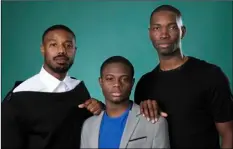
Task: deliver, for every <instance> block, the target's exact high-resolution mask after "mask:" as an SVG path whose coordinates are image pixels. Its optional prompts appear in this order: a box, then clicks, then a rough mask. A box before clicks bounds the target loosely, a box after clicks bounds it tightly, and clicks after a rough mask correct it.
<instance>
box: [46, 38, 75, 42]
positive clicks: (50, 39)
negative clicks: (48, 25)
mask: <svg viewBox="0 0 233 149" xmlns="http://www.w3.org/2000/svg"><path fill="white" fill-rule="evenodd" d="M47 40H48V42H51V41H56V39H53V38H47ZM65 42H69V43H72V40H69V39H68V40H65Z"/></svg>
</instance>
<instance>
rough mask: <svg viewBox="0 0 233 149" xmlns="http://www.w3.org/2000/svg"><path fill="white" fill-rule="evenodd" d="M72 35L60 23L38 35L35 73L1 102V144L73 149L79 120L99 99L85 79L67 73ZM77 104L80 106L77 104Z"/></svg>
mask: <svg viewBox="0 0 233 149" xmlns="http://www.w3.org/2000/svg"><path fill="white" fill-rule="evenodd" d="M75 40H76V39H75V34H74V33H73V31H72V30H70V29H69V28H68V27H66V26H64V25H54V26H51V27H50V28H48V29H47V30H46V31H45V32H44V34H43V37H42V45H41V53H42V55H43V56H44V64H43V66H42V68H41V71H40V72H39V74H36V75H34V76H32V77H31V78H29V79H27V80H26V81H23V82H21V83H20V84H19V85H18V86H15V87H14V88H13V89H12V91H10V92H9V93H8V95H7V96H6V98H5V99H4V101H3V102H2V148H3V149H11V148H12V149H13V148H14V149H21V148H22V149H26V148H33V149H34V148H50V149H51V148H77V147H79V146H80V145H79V143H80V142H79V141H80V131H81V126H82V124H83V122H84V120H85V119H86V118H88V117H90V116H91V115H92V114H97V115H98V114H99V113H100V112H101V111H102V107H103V104H102V103H101V102H99V101H97V100H96V99H93V98H91V97H90V95H89V92H88V90H87V89H86V87H85V84H84V82H83V81H81V80H77V79H75V78H72V77H70V76H68V75H67V72H68V70H69V68H70V67H71V66H72V64H73V61H74V58H75V54H76V46H75V42H76V41H75ZM78 106H79V107H78Z"/></svg>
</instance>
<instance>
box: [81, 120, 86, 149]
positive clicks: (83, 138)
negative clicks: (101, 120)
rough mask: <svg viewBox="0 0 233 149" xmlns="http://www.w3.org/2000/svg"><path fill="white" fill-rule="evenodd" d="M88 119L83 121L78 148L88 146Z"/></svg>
mask: <svg viewBox="0 0 233 149" xmlns="http://www.w3.org/2000/svg"><path fill="white" fill-rule="evenodd" d="M87 121H88V119H87V120H86V121H85V122H84V124H83V126H82V131H81V143H80V148H88V140H87V139H88V130H87V129H88V122H87Z"/></svg>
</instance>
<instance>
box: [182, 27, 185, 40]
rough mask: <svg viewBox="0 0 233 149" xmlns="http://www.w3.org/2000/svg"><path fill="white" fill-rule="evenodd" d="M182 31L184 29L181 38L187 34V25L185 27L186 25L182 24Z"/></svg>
mask: <svg viewBox="0 0 233 149" xmlns="http://www.w3.org/2000/svg"><path fill="white" fill-rule="evenodd" d="M181 31H182V33H181V39H183V38H184V36H185V34H186V27H185V26H182V27H181Z"/></svg>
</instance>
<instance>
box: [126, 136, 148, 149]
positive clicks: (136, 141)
mask: <svg viewBox="0 0 233 149" xmlns="http://www.w3.org/2000/svg"><path fill="white" fill-rule="evenodd" d="M146 139H147V137H146V136H144V137H138V138H133V139H130V140H129V142H128V145H127V148H144V147H146V144H147V143H146Z"/></svg>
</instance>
